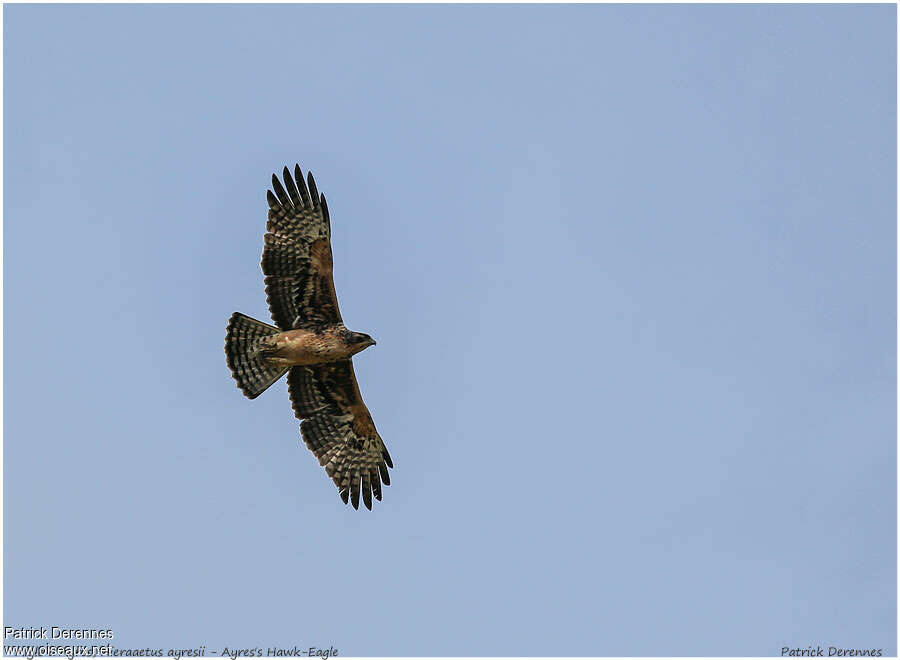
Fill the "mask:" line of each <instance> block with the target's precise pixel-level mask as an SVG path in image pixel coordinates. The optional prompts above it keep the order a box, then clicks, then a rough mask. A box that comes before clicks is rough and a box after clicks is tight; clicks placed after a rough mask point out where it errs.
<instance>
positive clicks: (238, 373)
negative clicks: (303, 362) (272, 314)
mask: <svg viewBox="0 0 900 660" xmlns="http://www.w3.org/2000/svg"><path fill="white" fill-rule="evenodd" d="M279 332H281V330H279V329H278V328H276V327H275V326H273V325H269V324H268V323H263V322H262V321H257V320H256V319H252V318H250V317H249V316H246V315H245V314H241V313H240V312H235V313H234V314H232V315H231V318H230V319H228V329H227V331H226V334H225V357H226V359H227V360H228V368H229V369H231V375H232V377H233V378H234V380H235V381H236V382H237V385H238V387H239V388H240V389H241V392H243V393H244V396H246V397H247V398H248V399H255V398H256V397H258V396H259V395H260V394H262V393H263V392H265V391H266V390H267V389H268V388H269V386H270V385H272V383H274V382H275V381H276V380H278V379H279V378H281V377H282V376H283V375H284V374H285V373H286V372H287V369H286V368H281V367H273V366H271V365H269V364H267V363H266V362H265V360H264V359H263V358H262V357H261V356H260V354H259V348H260V347H259V344H260V341H261V340H263V339H265V338H266V337H271V336H272V335H277V334H278V333H279Z"/></svg>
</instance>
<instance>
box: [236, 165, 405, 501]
mask: <svg viewBox="0 0 900 660" xmlns="http://www.w3.org/2000/svg"><path fill="white" fill-rule="evenodd" d="M283 179H284V185H282V184H281V181H279V180H278V177H277V176H276V175H274V174H273V175H272V188H273V189H274V192H272V190H269V191H267V193H266V198H267V199H268V202H269V220H268V222H267V224H266V235H265V239H264V246H263V253H262V271H263V275H265V283H266V298H267V300H268V303H269V311H270V312H271V314H272V320H273V321H274V322H275V326H271V325H269V324H267V323H263V322H262V321H257V320H256V319H252V318H250V317H249V316H245V315H244V314H241V313H240V312H235V313H234V314H232V316H231V318H230V319H229V321H228V329H227V332H226V336H225V356H226V359H227V362H228V367H229V369H231V374H232V376H233V377H234V379H235V381H237V386H238V387H239V388H240V390H241V391H242V392H243V393H244V394H245V395H246V396H247V397H248V398H250V399H255V398H256V397H258V396H259V395H260V394H262V393H263V392H264V391H265V390H266V389H267V388H268V387H269V386H270V385H272V384H273V383H274V382H275V381H277V380H278V379H279V378H281V377H282V376H283V375H284V374H285V373H287V375H288V378H287V382H288V392H289V394H290V397H291V403H292V404H293V408H294V414H295V415H296V416H297V418H298V419H300V420H301V423H300V433H301V435H302V436H303V440H304V442H305V443H306V446H307V447H309V449H310V450H311V451H312V453H313V454H315V456H316V458H318V459H319V464H320V465H323V466H324V467H325V472H326V473H327V474H328V476H329V477H331V479H332V481H334V483H335V485H336V486H337V487H338V490H339V491H340V496H341V499H342V500H344V503H345V504H346V503H347V501H348V499H349V501H350V502H351V503H352V504H353V508H354V509H358V508H359V498H360V495H362V500H363V503H364V504H365V505H366V508H367V509H370V510H371V508H372V497H373V496H374V497H375V499H376V500H381V484H382V482H383V483H384V485H385V486H387V485H389V484H390V483H391V481H390V477H389V475H388V468H389V467H391V468H392V467H394V464H393V462H392V461H391V456H390V454H388V450H387V448H386V447H385V446H384V442H382V440H381V436H379V435H378V431H376V430H375V424H374V423H373V422H372V416H371V415H370V414H369V409H368V408H366V404H365V403H363V400H362V396H361V395H360V393H359V386H358V385H357V383H356V376H355V375H354V373H353V361H352V356H353V355H355V354H357V353H359V352H360V351H362V350H364V349H366V348H368V347H369V346H374V345H375V340H374V339H372V338H371V337H370V336H369V335H367V334H363V333H360V332H352V331H351V330H348V329H347V328H346V327H345V326H344V323H343V321H342V320H341V313H340V311H339V310H338V302H337V295H336V294H335V291H334V278H333V277H332V259H331V221H330V220H329V217H328V206H327V205H326V203H325V195H320V194H319V191H318V190H317V189H316V182H315V180H313V176H312V173H311V172H310V173H309V175H308V177H307V182H308V186H307V183H304V181H303V172H302V171H301V170H300V166H299V165H295V166H294V177H293V178H292V177H291V172H290V170H288V168H287V167H285V168H284V172H283ZM276 326H277V327H276Z"/></svg>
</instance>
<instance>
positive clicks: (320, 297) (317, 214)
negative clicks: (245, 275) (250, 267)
mask: <svg viewBox="0 0 900 660" xmlns="http://www.w3.org/2000/svg"><path fill="white" fill-rule="evenodd" d="M283 175H284V185H283V186H282V185H281V182H280V181H279V180H278V177H277V176H275V175H274V174H273V175H272V188H274V189H275V192H274V193H273V192H272V191H271V190H269V191H267V192H266V198H267V199H268V201H269V221H268V223H267V224H266V230H267V231H266V236H265V247H263V256H262V271H263V274H264V275H265V276H266V298H267V300H268V302H269V311H270V312H271V313H272V320H273V321H275V325H277V326H278V327H279V328H281V329H282V330H290V329H292V328H299V327H310V326H315V325H320V324H328V323H340V322H341V312H340V310H339V309H338V302H337V295H336V294H335V292H334V279H333V278H332V275H331V266H332V262H331V225H330V222H329V219H328V206H327V205H326V204H325V195H319V191H318V190H317V189H316V182H315V181H314V180H313V176H312V173H311V172H310V173H309V176H308V182H309V187H308V188H307V184H306V183H304V182H303V172H301V171H300V166H299V165H295V166H294V176H295V177H296V181H297V182H296V184H295V183H294V179H293V178H291V173H290V171H289V170H288V168H286V167H285V168H284V172H283Z"/></svg>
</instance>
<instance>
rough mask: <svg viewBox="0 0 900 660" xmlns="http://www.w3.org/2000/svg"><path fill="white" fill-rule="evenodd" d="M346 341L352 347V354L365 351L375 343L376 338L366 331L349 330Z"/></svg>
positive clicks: (345, 336)
mask: <svg viewBox="0 0 900 660" xmlns="http://www.w3.org/2000/svg"><path fill="white" fill-rule="evenodd" d="M344 341H345V342H347V345H348V346H349V347H350V351H351V355H356V354H357V353H359V352H360V351H364V350H366V349H367V348H369V346H374V345H375V340H374V339H372V338H371V337H370V336H369V335H367V334H366V333H364V332H352V331H350V330H348V331H347V332H346V334H345V335H344Z"/></svg>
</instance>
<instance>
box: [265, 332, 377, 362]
mask: <svg viewBox="0 0 900 660" xmlns="http://www.w3.org/2000/svg"><path fill="white" fill-rule="evenodd" d="M374 345H375V342H374V341H373V340H372V338H371V337H369V336H368V335H363V334H360V333H358V332H350V331H349V330H347V328H345V327H344V326H343V325H332V326H326V327H323V328H321V329H317V330H308V329H306V328H298V329H297V330H288V331H287V332H279V333H278V334H277V335H272V336H271V337H266V338H265V339H263V340H261V341H260V346H259V352H260V354H261V355H264V356H265V358H266V362H267V363H268V364H271V365H274V366H278V367H284V368H287V367H299V366H309V365H313V364H325V363H327V362H337V361H338V360H346V359H348V358H350V357H352V356H353V355H355V354H356V353H359V352H360V351H361V350H363V349H365V348H368V347H369V346H374Z"/></svg>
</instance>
